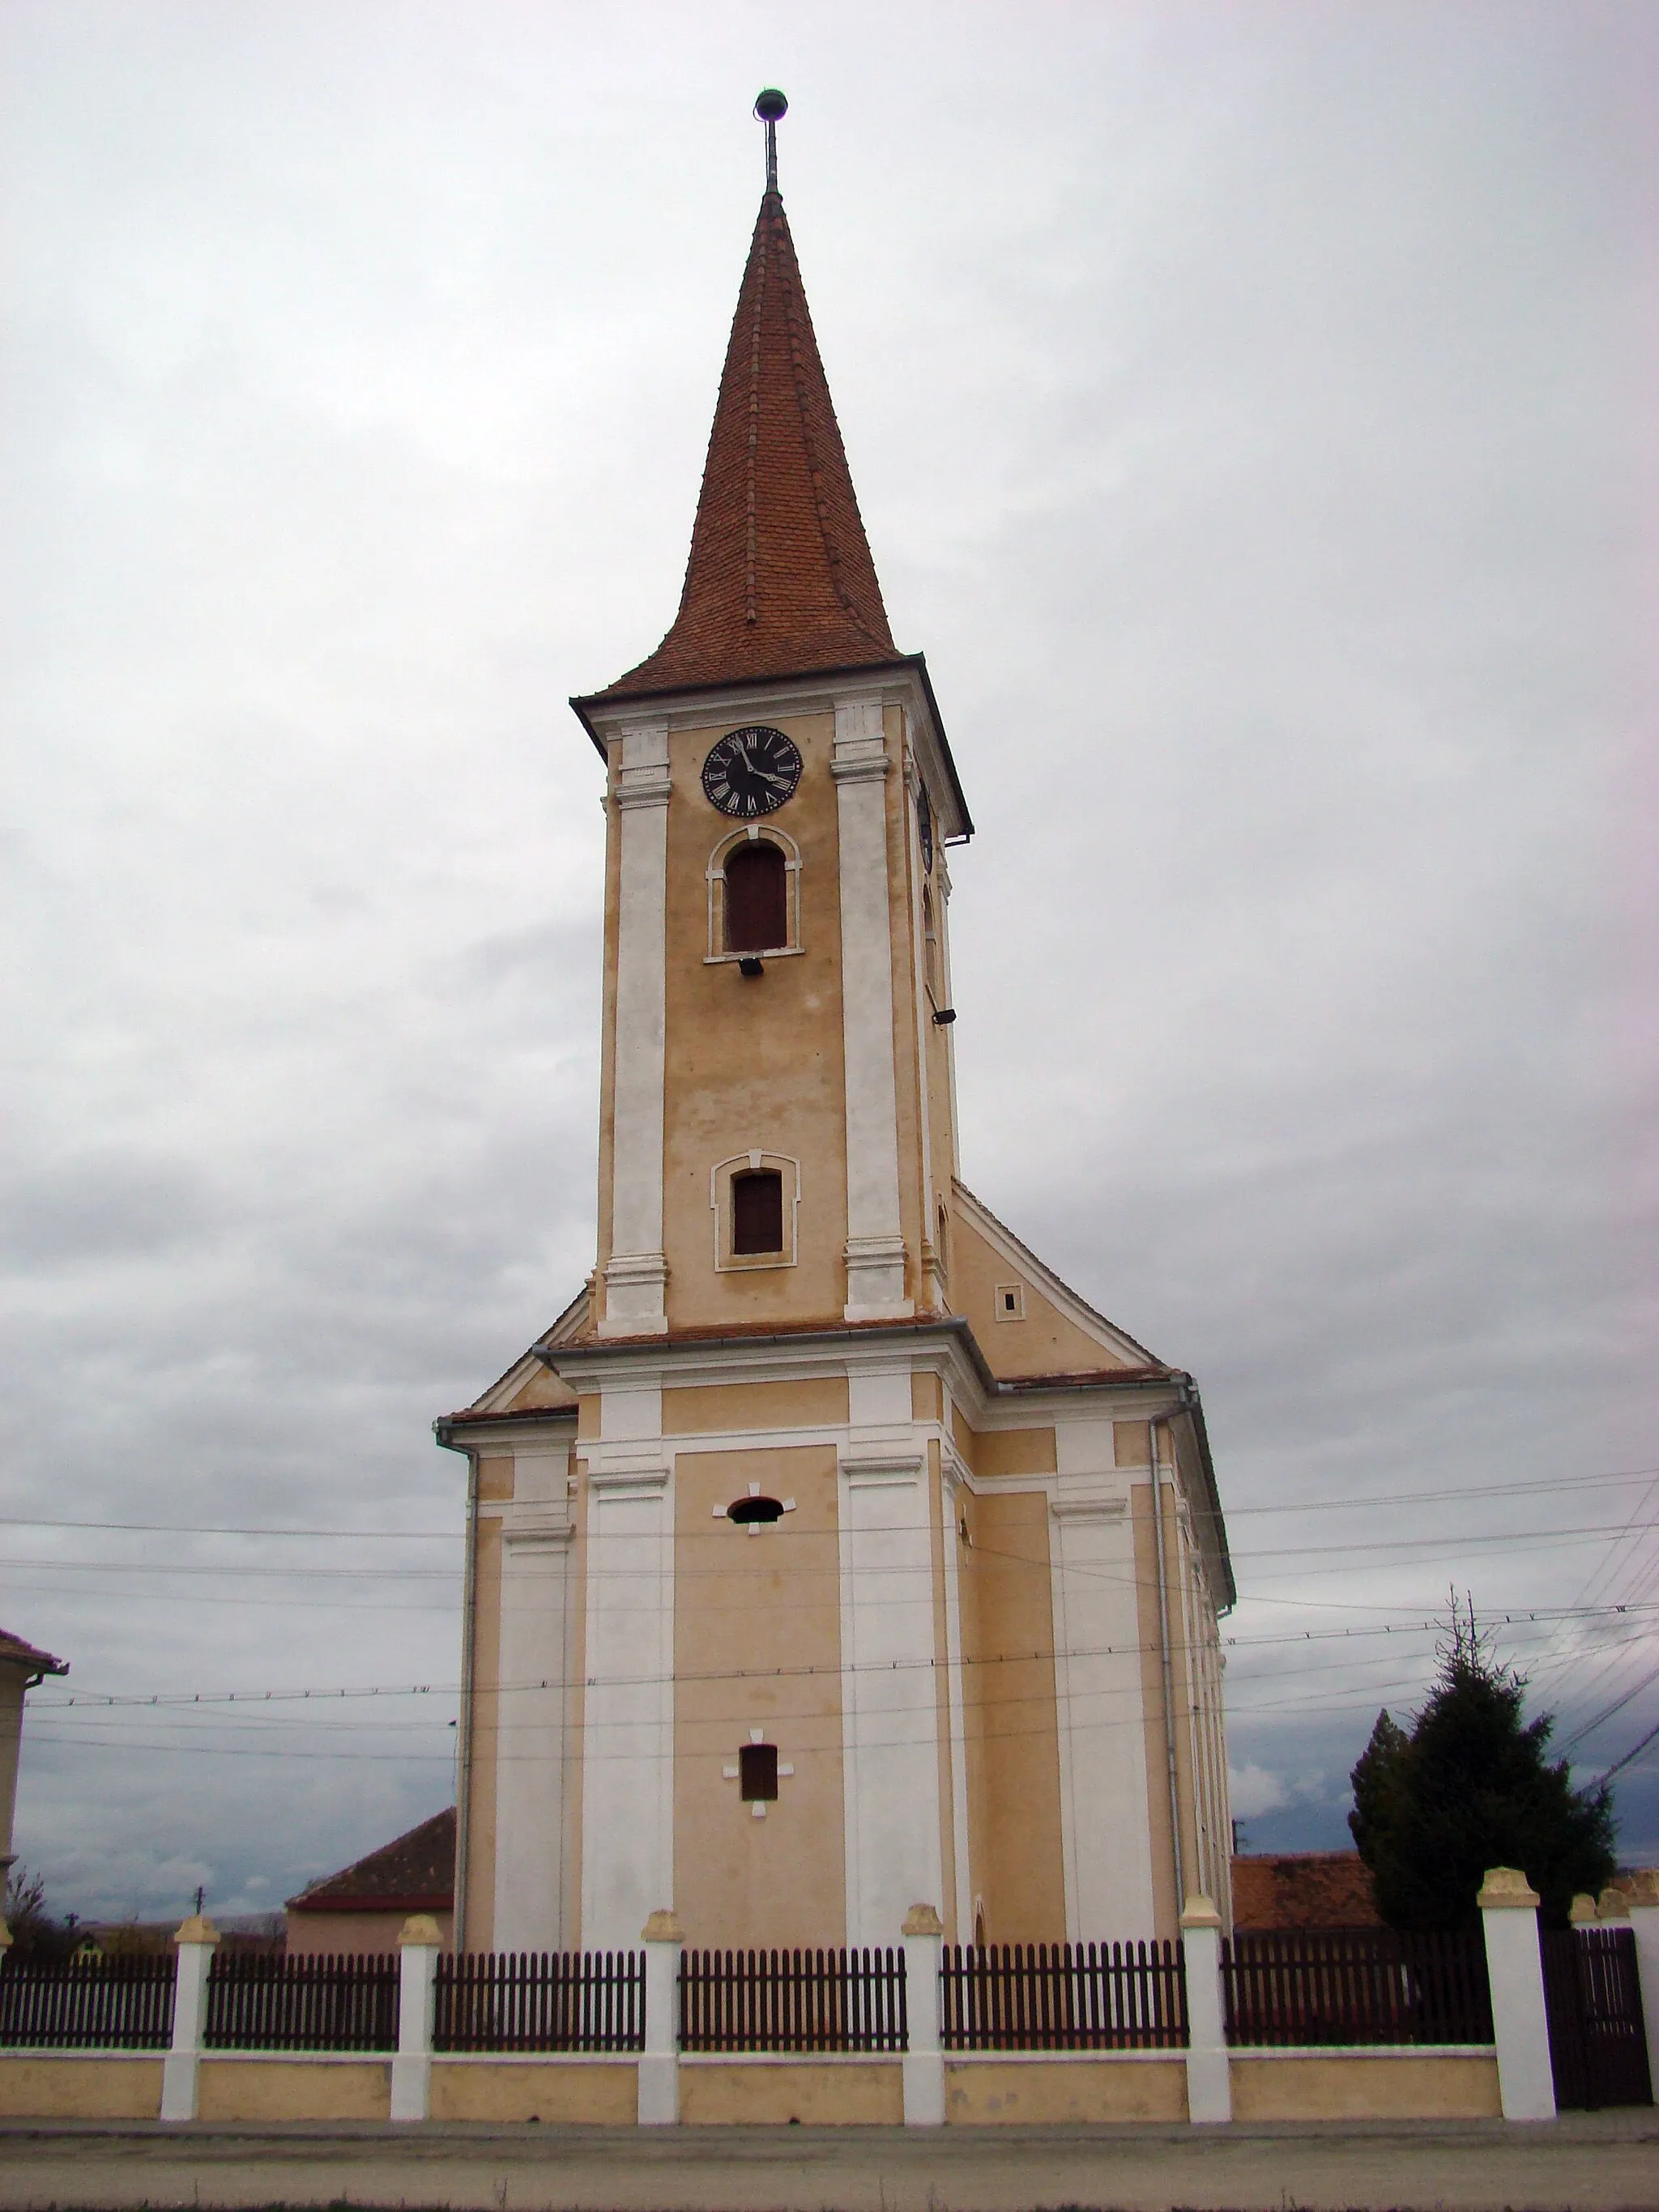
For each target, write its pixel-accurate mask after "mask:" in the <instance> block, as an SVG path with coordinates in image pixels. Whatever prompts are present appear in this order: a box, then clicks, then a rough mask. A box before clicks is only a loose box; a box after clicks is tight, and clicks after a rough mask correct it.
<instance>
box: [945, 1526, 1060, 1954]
mask: <svg viewBox="0 0 1659 2212" xmlns="http://www.w3.org/2000/svg"><path fill="white" fill-rule="evenodd" d="M964 1510H965V1511H966V1512H967V1515H968V1518H969V1532H970V1534H971V1537H972V1541H971V1544H970V1545H969V1546H968V1547H966V1548H959V1549H958V1553H957V1562H958V1568H959V1576H960V1581H961V1583H962V1585H963V1592H964V1603H963V1656H964V1658H965V1659H966V1660H968V1661H969V1662H970V1663H969V1664H967V1665H966V1666H964V1668H963V1708H964V1714H965V1717H966V1718H967V1720H968V1723H969V1725H968V1729H967V1731H966V1733H967V1735H968V1772H969V1837H970V1844H969V1859H970V1866H971V1870H972V1876H973V1888H974V1890H975V1893H978V1894H979V1895H981V1896H982V1897H983V1898H984V1899H985V1934H986V1940H987V1942H992V1943H1045V1942H1046V1943H1053V1942H1063V1941H1064V1940H1065V1933H1066V1877H1065V1866H1064V1860H1063V1857H1062V1850H1061V1843H1060V1741H1059V1734H1058V1729H1057V1725H1056V1708H1055V1704H1054V1601H1053V1593H1052V1583H1051V1579H1050V1570H1049V1559H1048V1498H1047V1496H1046V1494H1045V1493H1043V1492H1041V1491H1014V1492H1006V1493H1004V1494H1002V1495H988V1496H987V1495H981V1496H980V1497H978V1498H970V1499H968V1500H966V1501H965V1503H964ZM970 1590H971V1593H972V1595H971V1603H970V1602H969V1601H968V1597H967V1593H968V1592H969V1591H970ZM970 1636H971V1639H972V1640H971V1641H970V1640H969V1638H970ZM970 1934H971V1931H964V1940H965V1939H966V1936H968V1935H970Z"/></svg>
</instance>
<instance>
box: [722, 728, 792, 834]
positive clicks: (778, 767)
mask: <svg viewBox="0 0 1659 2212" xmlns="http://www.w3.org/2000/svg"><path fill="white" fill-rule="evenodd" d="M799 781H800V755H799V752H798V751H797V750H796V749H795V746H794V745H793V743H792V742H791V740H790V739H789V738H786V737H785V735H784V734H783V732H782V731H781V730H769V729H768V728H766V727H765V726H764V725H763V724H752V725H751V726H750V727H749V728H747V729H743V730H728V731H727V732H726V735H725V736H724V737H723V738H721V739H720V742H719V743H718V744H715V745H713V746H711V747H710V748H709V752H708V759H707V760H705V761H704V763H703V764H702V788H703V793H704V796H705V797H706V798H707V799H708V804H709V805H711V806H718V807H719V809H720V812H721V813H722V814H735V815H736V816H737V817H738V819H739V820H740V821H744V822H751V821H753V819H754V817H756V815H757V814H771V813H773V812H775V810H776V809H777V808H778V807H780V806H781V805H782V804H783V802H784V800H785V799H789V798H792V797H793V794H794V789H795V786H796V785H797V784H798V783H799Z"/></svg>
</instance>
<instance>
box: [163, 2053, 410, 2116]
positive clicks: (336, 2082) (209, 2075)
mask: <svg viewBox="0 0 1659 2212" xmlns="http://www.w3.org/2000/svg"><path fill="white" fill-rule="evenodd" d="M197 2116H198V2118H202V2119H204V2120H387V2119H390V2118H391V2117H392V2065H391V2062H390V2060H387V2059H378V2058H365V2059H355V2058H354V2059H313V2060H311V2061H310V2062H309V2063H307V2061H306V2060H305V2059H304V2058H301V2057H292V2058H237V2059H229V2058H204V2060H203V2061H202V2072H201V2088H200V2101H199V2106H198V2115H197Z"/></svg>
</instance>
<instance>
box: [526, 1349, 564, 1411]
mask: <svg viewBox="0 0 1659 2212" xmlns="http://www.w3.org/2000/svg"><path fill="white" fill-rule="evenodd" d="M543 1406H545V1407H548V1408H549V1409H550V1410H551V1411H556V1412H560V1413H574V1411H575V1410H576V1394H575V1392H574V1390H573V1389H571V1387H570V1385H569V1384H568V1383H567V1382H566V1381H565V1380H564V1378H563V1376H560V1375H556V1374H555V1373H554V1372H553V1370H552V1369H551V1368H550V1367H544V1366H543V1365H542V1364H541V1363H540V1362H539V1360H538V1362H537V1364H536V1371H535V1373H534V1374H533V1375H532V1376H531V1377H530V1378H529V1380H528V1381H527V1382H526V1383H525V1385H524V1387H523V1389H520V1390H519V1391H517V1392H515V1393H514V1395H513V1405H512V1411H513V1412H514V1413H527V1412H529V1411H531V1410H532V1409H534V1408H539V1407H543Z"/></svg>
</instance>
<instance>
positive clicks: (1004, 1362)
mask: <svg viewBox="0 0 1659 2212" xmlns="http://www.w3.org/2000/svg"><path fill="white" fill-rule="evenodd" d="M1012 1282H1023V1283H1024V1285H1025V1318H1024V1321H999V1320H998V1319H997V1318H996V1302H995V1299H994V1297H993V1295H992V1293H993V1291H994V1288H995V1285H997V1284H998V1283H1012ZM951 1312H952V1313H958V1314H966V1316H968V1319H969V1322H971V1324H972V1326H973V1331H974V1336H975V1341H976V1342H977V1343H978V1346H979V1348H980V1350H981V1352H983V1353H984V1355H985V1359H986V1364H987V1366H988V1367H989V1368H990V1370H991V1372H992V1373H993V1374H994V1375H996V1376H1006V1377H1013V1376H1021V1375H1054V1374H1069V1373H1075V1372H1080V1371H1086V1370H1092V1369H1096V1368H1106V1367H1121V1366H1123V1365H1124V1364H1125V1362H1124V1361H1123V1360H1122V1359H1121V1358H1120V1357H1119V1355H1118V1354H1117V1353H1116V1352H1113V1351H1110V1350H1109V1349H1108V1347H1107V1346H1105V1345H1104V1344H1103V1343H1102V1342H1101V1341H1100V1340H1099V1338H1097V1337H1095V1336H1091V1335H1090V1334H1087V1333H1086V1332H1085V1330H1083V1329H1081V1328H1079V1327H1078V1325H1077V1323H1076V1322H1073V1321H1071V1320H1068V1319H1067V1317H1066V1316H1065V1315H1064V1314H1062V1313H1061V1312H1060V1310H1059V1308H1058V1307H1057V1306H1055V1305H1054V1304H1052V1303H1051V1301H1050V1300H1049V1299H1048V1297H1045V1296H1044V1294H1043V1293H1042V1291H1040V1290H1038V1289H1037V1287H1036V1285H1035V1284H1034V1283H1033V1282H1032V1281H1031V1279H1030V1277H1029V1275H1027V1274H1026V1273H1025V1271H1024V1269H1023V1268H1021V1267H1016V1266H1014V1265H1013V1264H1012V1262H1011V1261H1007V1260H1005V1259H1002V1258H1001V1257H1000V1255H998V1254H997V1253H995V1252H994V1251H993V1250H992V1249H991V1247H990V1246H989V1244H987V1243H986V1241H985V1239H984V1237H982V1236H981V1234H980V1232H979V1231H978V1230H977V1229H976V1228H975V1226H974V1225H973V1223H972V1222H971V1221H970V1220H969V1218H967V1216H966V1215H965V1213H963V1211H962V1209H961V1208H960V1207H959V1206H953V1210H952V1214H951Z"/></svg>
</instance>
